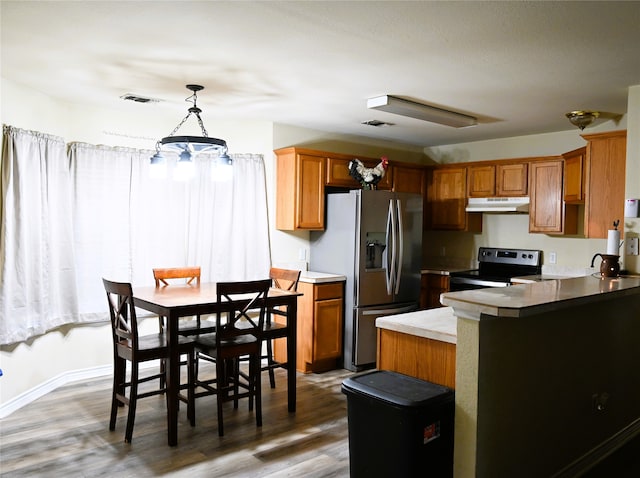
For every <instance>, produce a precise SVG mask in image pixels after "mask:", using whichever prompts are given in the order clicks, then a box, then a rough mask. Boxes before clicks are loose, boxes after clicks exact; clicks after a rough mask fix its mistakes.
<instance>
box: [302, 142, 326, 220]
mask: <svg viewBox="0 0 640 478" xmlns="http://www.w3.org/2000/svg"><path fill="white" fill-rule="evenodd" d="M324 163H325V161H324V158H321V157H318V156H308V155H304V154H300V155H299V157H298V168H299V169H298V171H299V173H298V178H297V191H296V199H297V200H296V205H297V209H296V229H310V230H313V229H320V230H322V229H324V183H325V169H324V168H325V164H324Z"/></svg>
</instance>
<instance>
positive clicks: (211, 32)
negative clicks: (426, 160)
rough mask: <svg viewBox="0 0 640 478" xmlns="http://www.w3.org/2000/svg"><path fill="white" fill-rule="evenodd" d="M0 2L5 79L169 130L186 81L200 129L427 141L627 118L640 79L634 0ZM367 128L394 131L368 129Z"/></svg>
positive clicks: (638, 12) (181, 107)
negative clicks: (227, 122) (413, 113)
mask: <svg viewBox="0 0 640 478" xmlns="http://www.w3.org/2000/svg"><path fill="white" fill-rule="evenodd" d="M0 6H1V21H2V37H1V40H2V47H1V48H2V56H1V62H2V63H1V65H2V76H3V77H4V78H6V79H9V80H11V81H14V82H16V83H18V84H22V85H25V86H27V87H30V88H33V89H35V90H38V91H42V92H44V93H46V94H47V95H49V96H52V97H55V98H60V99H64V100H68V101H72V102H78V103H91V104H96V105H100V106H106V107H110V108H122V107H123V106H122V105H123V103H125V102H124V100H122V99H120V96H122V95H123V94H125V93H134V94H138V95H142V96H148V97H152V98H157V99H161V100H163V103H162V104H163V105H165V107H167V108H169V107H170V108H174V109H175V111H176V124H177V123H178V121H179V120H180V119H181V118H182V116H184V114H186V108H187V107H188V105H186V104H185V103H184V99H185V98H186V97H187V96H189V94H190V92H189V91H187V90H186V88H185V85H186V84H187V83H197V84H201V85H204V86H205V89H204V91H202V92H201V93H200V94H199V98H198V105H199V106H200V107H201V108H202V109H203V113H202V117H203V120H204V122H205V125H206V123H207V120H208V119H209V120H221V119H227V118H228V119H239V120H267V121H274V122H277V123H285V124H291V125H296V126H301V127H307V128H313V129H318V130H322V131H330V132H339V133H344V134H353V135H359V136H369V137H372V138H378V139H383V140H391V141H397V142H401V143H407V144H412V145H419V146H434V145H442V144H452V143H459V142H466V141H477V140H484V139H492V138H502V137H510V136H519V135H526V134H538V133H544V132H553V131H565V130H570V129H573V128H574V127H573V126H571V125H570V124H569V122H568V120H567V119H566V118H565V116H564V114H565V113H566V112H568V111H571V110H575V109H595V110H599V111H602V112H604V117H605V119H606V118H607V117H611V116H613V115H621V114H624V113H626V110H627V89H628V87H629V86H631V85H638V84H640V2H637V1H634V2H609V1H607V2H546V1H544V2H530V1H512V2H483V1H473V2H457V1H456V2H451V1H443V2H430V1H411V2H400V1H385V2H369V1H355V2H321V1H297V2H276V1H266V2H264V1H263V2H222V1H199V2H191V1H166V2H165V1H154V2H150V1H119V2H116V1H109V2H97V1H90V2H89V1H80V2H78V1H40V2H30V1H5V0H2V2H1V3H0ZM384 94H390V95H396V96H401V97H404V98H408V99H414V100H417V101H420V102H424V103H428V104H431V105H434V106H438V107H442V108H446V109H452V110H457V111H460V112H463V113H466V114H470V115H473V116H477V117H478V118H479V125H478V126H475V127H471V128H462V129H456V128H451V127H447V126H441V125H436V124H433V123H428V122H424V121H420V120H416V119H412V118H404V117H401V116H397V115H393V114H391V113H384V112H379V111H375V110H368V109H367V107H366V101H367V98H370V97H374V96H379V95H384ZM128 107H130V105H127V108H128ZM136 107H139V108H141V109H144V108H149V105H145V104H137V105H136ZM372 119H377V120H381V121H385V122H392V123H395V126H389V127H383V128H375V127H372V126H364V125H362V124H361V123H362V122H364V121H367V120H372ZM599 121H602V120H599ZM213 133H215V132H210V134H211V135H212V136H215V134H213Z"/></svg>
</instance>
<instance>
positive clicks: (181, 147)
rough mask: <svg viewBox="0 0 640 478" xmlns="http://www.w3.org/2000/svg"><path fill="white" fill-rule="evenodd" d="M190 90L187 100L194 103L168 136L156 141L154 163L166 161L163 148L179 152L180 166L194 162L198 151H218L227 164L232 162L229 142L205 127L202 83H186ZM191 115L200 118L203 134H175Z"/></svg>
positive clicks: (152, 161)
mask: <svg viewBox="0 0 640 478" xmlns="http://www.w3.org/2000/svg"><path fill="white" fill-rule="evenodd" d="M186 86H187V89H188V90H191V91H192V92H193V94H192V95H191V96H189V97H188V98H187V99H186V100H185V101H190V102H191V103H193V106H191V107H190V108H189V109H188V113H187V116H185V117H184V118H183V119H182V121H180V123H178V126H176V127H175V128H174V129H173V131H172V132H171V133H169V135H168V136H165V137H164V138H162V139H161V140H160V141H158V142H157V143H156V153H155V154H154V155H153V156H152V157H151V164H152V165H161V164H164V163H165V157H164V155H163V154H162V148H163V147H164V148H165V149H167V150H169V151H175V152H177V153H178V154H179V159H178V166H180V165H181V164H182V165H186V164H189V163H191V162H192V159H193V157H194V156H195V155H197V154H198V153H204V152H207V151H218V152H220V157H219V159H221V160H222V161H223V162H225V163H226V164H230V163H231V158H230V157H229V156H228V155H227V142H226V141H225V140H223V139H218V138H211V137H209V135H208V134H207V130H206V129H205V127H204V123H203V122H202V118H201V117H200V113H202V110H201V109H200V108H198V91H202V90H203V89H204V87H203V86H201V85H186ZM191 115H194V116H195V117H196V119H197V120H198V125H199V126H200V130H201V131H202V136H175V134H176V133H177V132H178V130H179V129H180V127H181V126H182V125H183V124H184V123H186V121H187V120H188V119H189V117H190V116H191Z"/></svg>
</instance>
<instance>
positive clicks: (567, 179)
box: [562, 147, 587, 204]
mask: <svg viewBox="0 0 640 478" xmlns="http://www.w3.org/2000/svg"><path fill="white" fill-rule="evenodd" d="M586 152H587V148H586V147H582V148H579V149H576V150H575V151H571V152H569V153H565V154H563V155H562V156H563V157H564V201H565V202H566V203H575V204H581V203H583V202H584V166H585V156H586Z"/></svg>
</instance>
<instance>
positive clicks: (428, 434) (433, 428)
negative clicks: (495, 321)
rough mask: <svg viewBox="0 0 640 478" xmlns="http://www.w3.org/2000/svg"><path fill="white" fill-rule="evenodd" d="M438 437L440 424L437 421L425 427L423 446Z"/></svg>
mask: <svg viewBox="0 0 640 478" xmlns="http://www.w3.org/2000/svg"><path fill="white" fill-rule="evenodd" d="M439 436H440V422H439V421H437V422H435V423H432V424H431V425H427V426H426V427H424V439H423V444H425V445H426V444H427V443H429V442H430V441H433V440H435V439H436V438H438V437H439Z"/></svg>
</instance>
